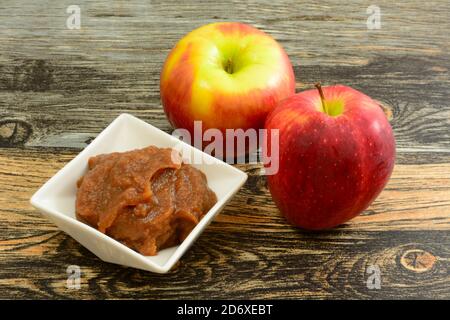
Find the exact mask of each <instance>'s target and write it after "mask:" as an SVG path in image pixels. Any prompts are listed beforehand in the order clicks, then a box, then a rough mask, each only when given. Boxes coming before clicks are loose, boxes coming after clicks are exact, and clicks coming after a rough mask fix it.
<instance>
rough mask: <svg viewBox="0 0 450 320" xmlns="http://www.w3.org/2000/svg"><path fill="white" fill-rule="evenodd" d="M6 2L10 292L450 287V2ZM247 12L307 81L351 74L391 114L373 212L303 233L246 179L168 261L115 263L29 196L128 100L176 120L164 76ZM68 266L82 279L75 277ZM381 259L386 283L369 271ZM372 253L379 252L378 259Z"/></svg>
mask: <svg viewBox="0 0 450 320" xmlns="http://www.w3.org/2000/svg"><path fill="white" fill-rule="evenodd" d="M73 2H74V1H71V0H70V1H69V0H62V1H59V0H58V1H56V0H53V1H52V0H48V1H32V0H22V1H17V0H2V1H1V3H0V298H27V299H28V298H200V299H203V298H204V299H208V298H251V299H252V298H333V299H338V298H365V299H371V298H394V299H397V298H447V299H448V298H450V272H449V266H450V233H449V230H450V120H449V119H450V105H449V103H448V101H449V100H448V99H449V93H450V90H449V84H450V83H449V82H450V81H449V80H450V77H449V73H448V70H449V67H450V60H449V53H448V52H449V49H450V46H449V38H448V30H449V27H450V24H449V22H448V21H449V11H450V7H449V4H448V1H445V0H443V1H417V0H414V1H405V2H404V3H402V4H398V3H394V2H392V1H384V0H383V1H381V0H380V1H377V2H376V3H375V4H376V5H378V6H379V8H380V12H381V29H378V30H377V29H375V30H371V29H368V27H367V24H366V20H367V18H368V16H369V14H367V12H366V9H367V7H368V5H369V4H371V2H367V1H354V2H353V4H346V5H342V4H341V3H340V2H339V1H331V0H327V1H320V2H319V3H320V4H319V5H318V4H313V1H311V2H310V3H306V2H303V1H302V2H301V3H300V2H298V3H297V2H295V1H269V0H267V1H249V2H247V3H244V2H241V1H233V2H227V1H217V2H216V3H211V2H209V1H204V2H197V1H160V2H158V1H149V0H148V1H147V0H126V1H125V0H123V1H108V0H95V1H94V0H90V1H87V0H86V1H81V0H79V1H75V2H76V3H77V4H78V5H79V6H80V9H81V30H77V29H73V30H72V29H68V28H67V27H66V20H67V18H68V17H69V14H68V13H66V9H67V7H68V6H69V5H71V4H73ZM232 20H234V21H242V22H246V23H250V24H252V25H254V26H256V27H258V28H261V29H262V30H264V31H266V32H268V33H270V34H271V35H272V36H273V37H274V38H276V39H277V40H278V41H279V42H280V43H281V44H282V45H283V46H284V47H285V49H286V51H287V53H288V55H289V56H290V58H291V60H292V63H293V65H294V66H295V73H296V78H297V89H298V91H301V90H304V89H306V88H310V87H312V84H313V83H314V82H316V81H318V80H320V81H322V82H323V83H324V84H325V85H328V84H335V83H342V84H346V85H349V86H352V87H355V88H357V89H359V90H362V91H363V92H365V93H367V94H368V95H370V96H372V97H373V98H375V99H377V100H378V101H380V102H381V104H382V105H384V106H385V107H386V109H387V110H388V111H389V112H390V114H391V117H392V119H391V123H392V126H393V128H394V130H395V136H396V139H397V152H398V157H397V161H396V167H395V170H394V173H393V175H392V178H391V180H390V182H389V184H388V186H387V187H386V189H385V190H384V191H383V193H382V194H381V195H380V196H379V198H378V199H377V200H376V201H375V202H374V203H373V205H372V206H370V208H369V209H368V210H366V211H365V212H364V213H363V214H362V215H361V216H360V217H358V218H356V219H354V220H353V221H351V222H349V223H347V224H346V225H344V226H342V227H339V228H337V229H335V230H332V231H329V232H320V233H307V232H302V231H299V230H296V229H294V228H292V227H290V226H288V225H287V224H286V223H285V221H284V220H283V218H281V217H280V215H279V212H278V211H277V208H276V207H275V205H274V203H273V202H272V200H271V197H270V194H269V192H268V190H267V188H266V179H265V177H264V176H260V175H259V169H260V166H255V165H247V166H240V168H242V169H243V170H245V171H246V172H247V173H248V174H249V179H248V181H247V183H246V184H245V186H244V187H243V188H242V189H241V191H240V192H239V194H237V195H236V196H235V197H234V198H233V200H232V201H231V203H230V204H229V205H228V206H227V207H226V208H225V210H224V211H223V212H222V213H221V214H220V215H219V216H218V218H217V219H216V220H215V222H214V223H212V224H211V225H210V226H209V227H208V228H207V230H206V231H205V233H204V234H203V235H202V236H201V237H200V238H199V240H198V241H197V242H196V244H195V245H194V246H193V247H192V248H191V249H190V250H189V251H188V252H187V254H186V255H185V256H184V257H183V258H182V259H181V262H180V263H179V264H178V265H177V266H176V267H175V269H173V270H172V271H171V272H170V273H168V274H166V275H158V274H152V273H150V272H144V271H139V270H135V269H132V268H125V267H121V266H117V265H113V264H108V263H104V262H102V261H101V260H99V259H98V258H96V257H95V256H94V255H93V254H92V253H90V252H89V251H88V250H87V249H85V248H83V247H82V246H81V245H79V244H78V243H77V242H76V241H75V240H73V239H72V238H70V237H69V236H67V235H66V234H64V233H63V232H61V231H59V230H58V229H57V228H56V227H55V226H54V225H53V224H51V223H50V222H48V221H47V220H45V219H44V218H42V217H41V215H40V214H39V213H38V212H37V211H36V210H34V209H33V208H32V207H31V206H30V204H29V198H30V196H31V195H32V194H33V192H34V191H36V190H37V188H39V186H41V185H42V184H43V183H44V182H45V181H46V180H47V179H48V178H49V177H51V176H52V175H54V174H55V173H56V172H57V171H58V170H59V169H60V168H62V167H63V166H64V164H66V163H67V162H68V161H69V160H70V159H72V158H73V157H74V156H75V155H76V154H77V153H79V152H80V150H82V149H83V148H84V147H85V146H86V145H87V144H88V143H89V142H90V141H91V140H92V139H93V138H94V137H95V136H96V135H97V134H98V133H99V132H100V131H101V130H102V129H103V128H104V127H106V126H107V125H108V124H109V123H110V122H111V121H112V120H113V119H114V118H115V117H117V116H118V115H119V114H120V113H122V112H128V113H131V114H133V115H135V116H137V117H139V118H141V119H143V120H145V121H147V122H149V123H151V124H153V125H155V126H157V127H158V128H160V129H162V130H165V131H167V132H170V131H171V128H170V126H169V123H168V122H167V120H166V118H165V115H164V113H163V111H162V107H161V102H160V96H159V73H160V70H161V67H162V64H163V61H164V59H165V57H166V55H167V54H168V52H169V50H170V49H171V48H172V46H173V45H174V44H175V43H176V41H177V40H178V39H180V38H181V37H182V36H183V35H184V34H185V33H187V32H188V31H190V30H192V29H194V28H196V27H198V26H200V25H203V24H205V23H209V22H214V21H232ZM69 265H78V266H80V268H81V272H82V278H81V288H80V289H79V290H73V289H72V290H70V289H68V288H67V287H66V280H67V273H66V268H67V267H68V266H69ZM371 266H375V268H379V270H380V277H381V288H380V289H376V288H373V286H370V285H369V286H368V285H367V282H368V280H369V282H370V281H371V279H370V277H371V275H372V276H373V274H372V273H373V272H374V271H373V270H374V269H371ZM372 268H373V267H372Z"/></svg>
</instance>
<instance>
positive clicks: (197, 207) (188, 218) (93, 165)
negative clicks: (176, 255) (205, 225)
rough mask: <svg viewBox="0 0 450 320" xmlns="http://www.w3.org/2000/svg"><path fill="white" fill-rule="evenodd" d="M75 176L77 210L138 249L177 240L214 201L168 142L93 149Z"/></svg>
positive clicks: (149, 251) (200, 176)
mask: <svg viewBox="0 0 450 320" xmlns="http://www.w3.org/2000/svg"><path fill="white" fill-rule="evenodd" d="M88 165H89V170H88V172H87V173H86V174H85V175H84V176H83V177H82V178H81V179H80V180H79V181H78V191H77V199H76V216H77V219H78V220H80V221H83V222H85V223H87V224H89V225H90V226H92V227H94V228H97V229H98V230H99V231H101V232H103V233H105V234H107V235H109V236H111V237H112V238H114V239H116V240H118V241H120V242H122V243H123V244H125V245H126V246H128V247H130V248H132V249H134V250H136V251H138V252H140V253H141V254H143V255H147V256H152V255H156V254H157V252H158V251H159V250H161V249H164V248H168V247H171V246H175V245H178V244H180V243H181V242H182V241H183V240H184V239H185V238H186V237H187V236H188V235H189V233H190V232H191V231H192V229H193V228H194V227H195V226H196V225H197V223H198V222H199V221H200V220H201V219H202V217H203V216H204V215H205V214H206V213H207V212H208V211H209V209H211V207H212V206H213V205H214V204H215V203H216V202H217V197H216V194H215V193H214V192H213V191H212V190H211V189H210V188H209V187H208V183H207V180H206V176H205V175H204V173H203V172H201V171H200V170H198V169H196V168H194V167H193V166H191V165H189V164H186V163H182V161H181V158H180V157H179V154H178V153H177V152H176V151H174V150H173V149H171V148H158V147H155V146H149V147H147V148H143V149H138V150H133V151H128V152H120V153H119V152H116V153H110V154H103V155H98V156H95V157H91V158H90V159H89V163H88Z"/></svg>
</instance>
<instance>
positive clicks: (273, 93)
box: [160, 22, 295, 135]
mask: <svg viewBox="0 0 450 320" xmlns="http://www.w3.org/2000/svg"><path fill="white" fill-rule="evenodd" d="M228 61H231V63H232V64H233V69H234V70H233V73H232V74H230V73H229V72H227V71H226V70H225V65H226V64H227V62H228ZM160 92H161V100H162V105H163V107H164V111H165V113H166V115H167V117H168V119H169V121H170V123H171V124H172V126H173V127H175V128H185V129H188V130H189V131H190V133H191V135H193V122H194V120H201V121H202V126H203V131H205V130H206V129H209V128H217V129H219V130H221V131H222V132H225V129H237V128H241V129H244V130H246V129H248V128H254V129H259V128H262V127H263V126H264V121H265V118H266V117H267V115H268V113H269V112H270V111H272V110H273V109H274V108H275V106H276V105H277V104H278V102H279V101H280V100H282V99H284V98H286V97H288V96H290V95H293V94H294V93H295V77H294V72H293V69H292V65H291V62H290V60H289V58H288V56H287V55H286V53H285V51H284V50H283V48H282V47H281V46H280V45H279V44H278V43H277V42H276V41H275V40H274V39H273V38H272V37H270V36H269V35H267V34H266V33H264V32H262V31H260V30H258V29H256V28H253V27H251V26H249V25H246V24H242V23H236V22H230V23H213V24H208V25H205V26H202V27H200V28H198V29H196V30H194V31H192V32H190V33H189V34H187V35H186V36H185V37H184V38H182V39H181V40H180V41H179V42H178V44H177V45H176V46H175V47H174V48H173V49H172V51H171V52H170V54H169V55H168V57H167V59H166V61H165V63H164V67H163V70H162V72H161V78H160Z"/></svg>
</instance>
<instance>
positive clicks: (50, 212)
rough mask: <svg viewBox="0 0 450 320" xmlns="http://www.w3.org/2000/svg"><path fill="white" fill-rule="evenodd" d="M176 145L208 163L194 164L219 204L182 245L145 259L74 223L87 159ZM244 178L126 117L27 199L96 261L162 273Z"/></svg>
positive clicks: (175, 140)
mask: <svg viewBox="0 0 450 320" xmlns="http://www.w3.org/2000/svg"><path fill="white" fill-rule="evenodd" d="M180 143H181V144H182V145H183V150H189V152H191V154H192V155H194V156H196V157H203V159H207V160H208V161H206V162H204V163H201V164H195V163H194V164H193V165H194V166H195V167H196V168H198V169H199V170H201V171H202V172H203V173H205V175H206V177H207V179H208V185H209V187H210V188H211V189H212V190H213V191H214V192H215V193H216V195H217V199H218V201H217V203H216V204H215V205H214V206H213V207H212V208H211V210H209V212H208V213H207V214H206V215H205V216H204V217H203V218H202V219H201V220H200V222H199V223H198V224H197V226H196V227H195V228H194V229H193V230H192V232H191V233H190V234H189V236H188V237H187V238H186V239H185V240H184V241H183V242H182V243H181V244H180V245H178V246H176V247H171V248H167V249H164V250H161V251H159V252H158V254H157V255H156V256H144V255H142V254H140V253H138V252H136V251H134V250H132V249H130V248H128V247H127V246H125V245H123V244H122V243H120V242H119V241H116V240H114V239H113V238H111V237H109V236H107V235H105V234H103V233H101V232H100V231H98V230H97V229H95V228H92V227H90V226H89V225H87V224H85V223H83V222H80V221H78V220H77V219H76V217H75V199H76V192H77V187H76V182H77V180H78V179H79V178H80V177H81V176H83V175H84V174H85V173H86V171H87V168H88V167H87V164H88V159H89V158H90V157H92V156H95V155H98V154H102V153H111V152H123V151H128V150H133V149H138V148H144V147H147V146H149V145H155V146H157V147H175V146H179V145H180ZM194 159H195V158H194ZM197 159H199V158H197ZM246 180H247V175H246V174H245V173H244V172H242V171H240V170H238V169H236V168H234V167H232V166H230V165H229V164H227V163H225V162H223V161H221V160H218V159H216V158H214V157H211V156H210V155H207V154H206V153H204V152H202V151H200V150H198V149H196V148H194V147H192V146H190V145H187V144H185V143H184V142H181V141H180V140H179V139H177V138H176V137H173V136H171V135H169V134H167V133H165V132H164V131H161V130H159V129H158V128H155V127H154V126H152V125H150V124H148V123H146V122H144V121H142V120H139V119H137V118H135V117H133V116H131V115H129V114H121V115H120V116H119V117H117V118H116V119H115V120H114V121H113V122H112V123H111V124H110V125H109V126H108V127H107V128H106V129H105V130H103V131H102V132H101V133H100V134H99V135H98V136H97V138H95V139H94V140H93V141H92V142H91V143H90V144H89V146H87V147H86V148H85V149H84V150H83V151H82V152H81V153H80V154H78V155H77V156H76V157H75V158H74V159H73V160H72V161H70V162H69V163H68V164H67V165H66V166H64V168H62V169H61V170H60V171H59V172H58V173H56V174H55V175H54V176H53V177H52V178H51V179H50V180H48V181H47V182H46V183H45V184H44V185H43V186H42V187H41V188H40V189H39V190H38V191H37V192H36V193H35V194H34V195H33V196H32V197H31V201H30V202H31V204H32V205H33V206H34V207H35V208H37V209H39V210H40V211H41V212H42V214H43V215H44V216H45V217H47V218H48V219H49V220H50V221H52V222H53V223H55V224H56V225H57V226H58V228H60V229H61V230H63V231H64V232H66V233H68V234H69V235H70V236H72V237H73V238H74V239H75V240H77V241H78V242H79V243H81V244H82V245H83V246H84V247H86V248H87V249H88V250H90V251H91V252H92V253H94V254H95V255H96V256H97V257H99V258H100V259H102V260H104V261H107V262H111V263H116V264H120V265H125V266H130V267H134V268H138V269H142V270H148V271H152V272H157V273H166V272H168V271H169V270H170V269H171V268H172V267H173V265H174V264H175V263H176V262H177V261H178V260H179V259H180V257H181V256H182V255H183V254H184V253H185V252H186V250H187V249H188V248H189V247H190V246H191V245H192V244H193V243H194V242H195V240H196V239H197V238H198V236H199V235H200V234H201V233H202V232H203V230H204V229H205V228H206V227H207V226H208V224H209V223H210V222H211V221H212V220H213V219H214V217H215V216H216V215H217V214H218V213H219V212H220V211H221V210H222V208H223V207H224V206H225V204H226V203H227V202H228V201H229V200H230V199H231V198H232V197H233V195H234V194H235V193H236V192H237V191H238V190H239V189H240V188H241V186H242V185H243V184H244V182H245V181H246Z"/></svg>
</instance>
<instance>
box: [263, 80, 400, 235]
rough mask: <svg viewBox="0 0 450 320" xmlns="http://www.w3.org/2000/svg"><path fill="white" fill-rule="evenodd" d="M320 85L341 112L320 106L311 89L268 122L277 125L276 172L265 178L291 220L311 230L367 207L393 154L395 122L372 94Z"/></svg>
mask: <svg viewBox="0 0 450 320" xmlns="http://www.w3.org/2000/svg"><path fill="white" fill-rule="evenodd" d="M323 92H324V96H325V98H326V99H327V100H333V99H337V100H334V101H341V102H342V103H343V106H344V110H343V113H342V114H340V115H339V116H335V117H333V116H329V115H328V114H326V113H324V112H322V111H321V110H322V104H321V100H320V95H319V93H318V90H316V89H313V90H308V91H305V92H302V93H299V94H296V95H294V96H292V97H290V98H288V99H286V100H284V101H282V102H281V103H280V105H279V106H278V107H277V108H276V109H275V110H274V111H273V112H272V113H271V114H270V115H269V116H268V118H267V120H266V124H265V127H266V128H267V129H269V130H270V129H274V128H277V129H279V130H280V131H279V134H280V142H279V146H280V147H279V152H280V157H279V171H278V173H277V174H274V175H271V176H268V177H267V179H268V186H269V189H270V192H271V194H272V197H273V200H274V201H275V203H276V205H277V206H278V208H279V209H280V211H281V213H282V214H283V215H284V216H285V217H286V219H287V220H288V221H289V222H290V223H291V224H293V225H295V226H297V227H300V228H304V229H310V230H321V229H329V228H333V227H335V226H338V225H340V224H342V223H344V222H346V221H348V220H350V219H352V218H353V217H355V216H357V215H358V214H360V213H361V212H362V211H363V210H365V209H366V208H367V207H368V206H369V205H370V204H371V203H372V201H373V200H375V198H376V197H377V196H378V194H379V193H380V192H381V191H382V190H383V188H384V186H385V185H386V183H387V181H388V179H389V177H390V175H391V173H392V170H393V167H394V161H395V140H394V136H393V132H392V128H391V126H390V124H389V122H388V120H387V119H386V116H385V114H384V113H383V111H382V109H381V107H380V106H379V105H378V104H377V103H376V102H375V101H373V100H372V99H371V98H370V97H368V96H366V95H364V94H363V93H361V92H359V91H357V90H354V89H352V88H349V87H346V86H342V85H338V86H332V87H326V88H323ZM268 143H269V144H268V151H269V152H270V151H271V148H272V147H273V146H272V145H271V144H270V141H268ZM263 146H264V145H263Z"/></svg>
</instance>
